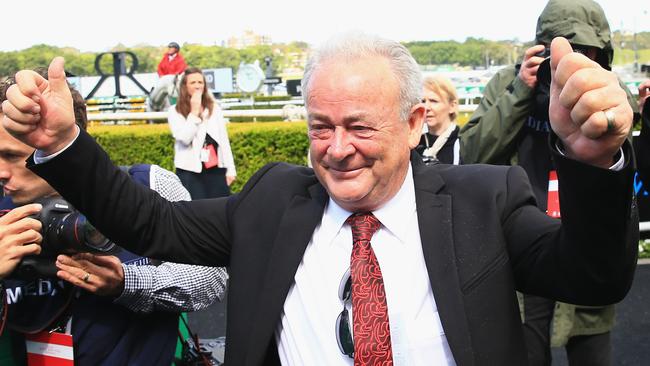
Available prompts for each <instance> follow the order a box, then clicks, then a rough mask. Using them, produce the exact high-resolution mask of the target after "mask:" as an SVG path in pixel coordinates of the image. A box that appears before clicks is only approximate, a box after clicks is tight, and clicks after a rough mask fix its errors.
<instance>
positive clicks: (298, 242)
mask: <svg viewBox="0 0 650 366" xmlns="http://www.w3.org/2000/svg"><path fill="white" fill-rule="evenodd" d="M327 200H328V196H327V193H326V191H325V189H324V188H323V187H322V186H321V185H320V184H319V183H316V184H314V185H313V186H311V187H310V188H309V196H295V197H294V198H293V199H292V200H291V203H290V204H289V206H288V208H287V209H286V210H285V211H284V213H283V216H282V219H281V220H280V225H279V227H278V233H277V236H276V237H275V240H274V243H273V250H272V251H271V254H270V256H269V262H268V267H267V271H266V276H265V279H266V280H265V283H264V288H263V290H262V293H261V295H260V298H259V299H260V301H259V303H258V304H257V311H256V312H255V321H254V324H255V329H254V330H253V332H252V333H251V338H250V339H249V343H248V354H247V362H246V363H247V364H255V365H257V364H261V361H262V360H263V358H264V355H265V352H266V349H267V345H268V344H269V342H270V341H271V337H272V336H273V332H274V330H275V328H276V326H277V324H278V321H279V320H280V315H281V313H282V307H283V306H284V302H285V300H286V297H287V294H288V292H289V289H290V288H291V285H293V283H294V277H295V275H296V271H297V270H298V265H299V264H300V262H301V261H302V257H303V255H304V253H305V249H306V248H307V244H308V243H309V241H310V240H311V237H312V235H313V233H314V229H315V228H316V226H317V225H318V224H319V223H320V221H321V219H322V217H323V211H324V209H325V204H326V203H327Z"/></svg>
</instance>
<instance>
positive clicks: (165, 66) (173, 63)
mask: <svg viewBox="0 0 650 366" xmlns="http://www.w3.org/2000/svg"><path fill="white" fill-rule="evenodd" d="M180 49H181V46H179V45H178V43H176V42H170V43H169V44H168V45H167V52H166V53H165V55H164V56H163V58H162V60H160V63H159V64H158V76H164V75H178V74H182V73H183V71H185V69H186V68H187V64H186V63H185V59H184V58H183V56H182V55H181V53H180Z"/></svg>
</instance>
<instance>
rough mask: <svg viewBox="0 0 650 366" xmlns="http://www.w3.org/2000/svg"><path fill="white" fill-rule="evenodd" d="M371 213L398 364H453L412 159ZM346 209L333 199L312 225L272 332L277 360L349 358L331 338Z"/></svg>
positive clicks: (348, 236) (344, 252)
mask: <svg viewBox="0 0 650 366" xmlns="http://www.w3.org/2000/svg"><path fill="white" fill-rule="evenodd" d="M373 213H374V215H375V216H376V217H377V219H379V221H380V222H381V224H382V226H381V227H380V228H379V230H378V231H377V232H376V233H375V235H374V236H373V237H372V241H371V244H372V248H373V250H374V252H375V255H376V256H377V260H378V261H379V265H380V267H381V271H382V275H383V279H384V286H385V289H386V301H387V304H388V318H389V322H390V334H391V343H392V349H393V360H394V364H395V366H400V365H455V362H454V359H453V356H452V354H451V350H450V349H449V344H448V343H447V338H446V337H445V332H444V330H443V329H442V324H441V323H440V317H439V316H438V310H437V307H436V302H435V300H434V298H433V292H432V290H431V285H430V283H429V276H428V274H427V269H426V265H425V262H424V256H423V255H422V242H421V239H420V231H419V228H418V221H417V210H416V206H415V187H414V184H413V172H412V169H411V167H410V166H409V171H408V173H407V175H406V179H405V180H404V183H403V184H402V187H401V188H400V190H399V192H398V193H397V195H396V196H395V197H393V198H392V199H391V200H390V201H389V202H388V203H387V204H386V205H384V206H383V207H382V208H380V209H379V210H377V211H374V212H373ZM350 215H351V213H350V212H348V211H346V210H344V209H343V208H341V207H340V206H339V205H337V204H336V202H334V201H333V200H332V199H330V201H329V203H328V205H327V208H326V209H325V212H324V214H323V219H322V221H321V223H320V225H319V226H318V227H316V230H314V235H313V236H312V239H311V242H310V243H309V245H308V246H307V249H306V251H305V255H304V256H303V259H302V262H301V263H300V265H299V266H298V270H297V272H296V276H295V283H294V284H293V285H292V286H291V289H290V290H289V294H288V296H287V299H286V300H285V303H284V311H283V314H282V317H281V321H280V323H279V324H278V327H277V329H276V333H275V336H276V341H277V345H278V354H279V356H280V361H281V362H282V365H310V366H317V365H324V366H332V365H353V364H354V362H353V359H351V358H349V357H348V356H346V355H344V354H342V353H341V351H340V350H339V347H338V345H337V342H336V331H337V328H336V318H337V317H338V315H339V314H340V313H341V310H343V306H344V305H343V302H342V301H341V300H340V299H339V296H338V289H339V285H340V283H341V279H342V278H343V275H344V273H345V272H346V270H347V269H348V268H349V266H350V254H351V253H352V231H351V229H350V226H349V225H346V224H345V220H346V219H347V218H348V216H350ZM351 316H352V315H351V314H350V317H351Z"/></svg>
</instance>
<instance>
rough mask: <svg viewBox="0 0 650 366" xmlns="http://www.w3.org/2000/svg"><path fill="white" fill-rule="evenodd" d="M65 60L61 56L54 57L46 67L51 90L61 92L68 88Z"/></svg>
mask: <svg viewBox="0 0 650 366" xmlns="http://www.w3.org/2000/svg"><path fill="white" fill-rule="evenodd" d="M64 66H65V60H64V59H63V57H55V58H54V59H53V60H52V62H51V63H50V67H49V68H48V69H47V80H48V82H49V84H50V88H51V89H52V90H53V91H57V92H62V91H67V90H68V81H67V79H66V78H65V69H64Z"/></svg>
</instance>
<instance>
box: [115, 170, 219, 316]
mask: <svg viewBox="0 0 650 366" xmlns="http://www.w3.org/2000/svg"><path fill="white" fill-rule="evenodd" d="M150 185H151V189H153V190H155V191H156V192H158V193H159V194H160V195H161V196H162V197H163V198H166V199H168V200H170V201H188V200H190V194H189V193H188V192H187V190H186V189H185V188H184V187H183V185H182V184H181V182H180V180H179V179H178V177H177V176H176V175H175V174H173V173H172V172H170V171H168V170H165V169H163V168H161V167H159V166H157V165H152V166H151V171H150ZM122 267H123V268H124V291H123V292H122V294H121V295H120V297H118V298H117V299H116V300H115V303H116V304H120V305H122V306H125V307H126V308H128V309H130V310H132V311H135V312H143V313H148V312H151V311H154V310H163V311H195V310H200V309H204V308H206V307H208V306H209V305H210V304H212V303H213V302H214V301H215V300H217V299H219V300H221V299H222V297H223V293H224V291H225V289H226V280H227V279H228V274H227V272H226V269H225V268H223V267H204V266H194V265H188V264H180V263H172V262H163V263H162V264H160V265H158V266H153V265H144V266H137V265H132V264H122Z"/></svg>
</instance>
